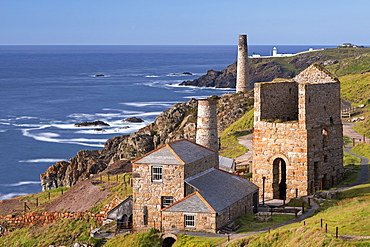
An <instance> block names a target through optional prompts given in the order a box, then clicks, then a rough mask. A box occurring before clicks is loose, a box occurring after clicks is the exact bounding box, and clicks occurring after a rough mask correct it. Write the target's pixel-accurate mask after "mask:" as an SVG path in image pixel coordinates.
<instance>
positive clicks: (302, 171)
mask: <svg viewBox="0 0 370 247" xmlns="http://www.w3.org/2000/svg"><path fill="white" fill-rule="evenodd" d="M254 90H255V93H254V94H255V102H254V132H253V150H252V159H253V166H252V171H253V182H254V183H255V184H256V185H258V186H259V187H260V188H261V189H262V188H264V195H262V193H261V195H260V196H261V197H262V196H264V198H266V199H285V198H293V197H295V196H296V195H298V196H305V195H308V194H312V193H313V192H314V191H315V190H317V189H319V188H320V187H321V186H322V187H324V188H325V187H326V186H329V185H332V184H334V183H336V182H338V180H340V179H341V177H342V174H343V172H344V169H343V150H342V146H343V132H342V122H341V115H340V106H341V104H340V83H339V81H338V79H336V78H334V77H333V76H332V75H331V74H330V73H329V72H327V71H326V70H325V69H324V68H322V67H321V66H319V65H316V64H314V65H311V66H310V67H308V68H307V69H306V70H304V71H302V72H301V73H300V74H299V75H297V76H296V77H295V78H294V79H293V80H290V81H281V82H268V83H256V84H255V89H254Z"/></svg>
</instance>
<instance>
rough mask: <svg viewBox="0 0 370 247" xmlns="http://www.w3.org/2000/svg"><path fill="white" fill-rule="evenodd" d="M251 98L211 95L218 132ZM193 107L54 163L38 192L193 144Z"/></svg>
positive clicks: (246, 107)
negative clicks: (173, 145)
mask: <svg viewBox="0 0 370 247" xmlns="http://www.w3.org/2000/svg"><path fill="white" fill-rule="evenodd" d="M252 97H253V94H252V92H251V91H249V92H246V93H241V94H225V95H222V96H221V97H217V96H213V98H215V99H218V106H217V110H218V119H219V121H218V122H219V126H218V128H219V133H221V131H223V130H224V129H225V128H227V127H228V126H229V125H230V124H231V123H233V122H235V121H236V120H238V119H239V118H240V117H242V116H243V115H244V113H245V112H246V111H248V110H249V109H251V107H252V105H253V98H252ZM197 105H198V102H197V100H195V99H191V100H189V101H188V102H185V103H178V104H175V105H174V106H172V107H171V108H170V109H168V110H166V111H164V112H162V113H161V114H160V115H159V116H157V118H156V119H155V121H154V122H153V123H151V124H149V125H147V126H145V127H144V128H142V129H140V130H138V131H137V132H134V133H132V134H130V135H123V136H116V137H114V138H111V139H109V140H107V142H106V143H105V145H104V148H103V149H101V150H94V151H89V150H82V151H79V152H78V153H77V155H76V156H75V157H73V158H71V159H70V160H69V161H68V162H67V161H60V162H57V163H56V164H55V165H53V166H51V167H49V168H48V169H47V171H46V172H45V173H43V174H41V175H40V180H41V185H42V189H43V190H49V189H55V188H58V187H70V186H72V185H74V184H76V183H77V182H78V181H82V180H85V179H87V178H89V177H90V176H91V174H98V173H100V172H103V171H105V170H106V169H109V168H110V167H111V166H114V165H116V164H117V163H119V161H121V160H123V159H126V158H134V157H139V156H141V155H144V154H145V153H147V152H150V151H152V150H154V149H155V148H157V147H159V146H160V145H163V144H165V143H169V142H172V141H175V140H179V139H183V138H186V139H189V140H192V141H195V135H196V120H197Z"/></svg>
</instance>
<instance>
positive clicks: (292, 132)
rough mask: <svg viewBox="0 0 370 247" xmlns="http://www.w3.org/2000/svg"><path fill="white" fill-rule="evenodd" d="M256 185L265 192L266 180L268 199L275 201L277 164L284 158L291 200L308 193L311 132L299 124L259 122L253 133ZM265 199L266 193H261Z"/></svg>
mask: <svg viewBox="0 0 370 247" xmlns="http://www.w3.org/2000/svg"><path fill="white" fill-rule="evenodd" d="M252 158H253V167H252V169H253V170H252V172H253V182H254V183H255V184H256V185H257V186H258V187H260V189H261V191H262V183H263V179H262V177H266V180H265V194H264V196H265V198H266V199H272V198H273V189H274V188H273V179H274V174H273V172H272V171H273V162H274V160H275V159H277V158H281V159H283V160H284V161H285V163H286V180H287V181H286V185H287V188H286V189H287V190H286V191H287V197H288V198H290V197H295V190H296V189H298V190H299V195H306V193H307V175H308V173H307V162H308V158H307V130H304V129H301V126H300V124H298V123H296V122H295V123H269V122H263V121H260V122H256V123H255V126H254V131H253V150H252ZM260 196H261V197H262V193H260Z"/></svg>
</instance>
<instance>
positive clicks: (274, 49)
mask: <svg viewBox="0 0 370 247" xmlns="http://www.w3.org/2000/svg"><path fill="white" fill-rule="evenodd" d="M272 56H273V57H277V48H276V47H274V48H273V49H272Z"/></svg>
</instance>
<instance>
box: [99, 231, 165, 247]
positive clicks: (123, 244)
mask: <svg viewBox="0 0 370 247" xmlns="http://www.w3.org/2000/svg"><path fill="white" fill-rule="evenodd" d="M104 246H105V247H161V246H162V239H161V237H160V236H159V235H158V234H156V233H154V230H153V229H150V231H149V232H146V233H135V234H127V235H123V236H116V237H114V238H112V239H111V240H109V241H108V242H107V243H106V244H105V245H104Z"/></svg>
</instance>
